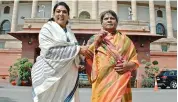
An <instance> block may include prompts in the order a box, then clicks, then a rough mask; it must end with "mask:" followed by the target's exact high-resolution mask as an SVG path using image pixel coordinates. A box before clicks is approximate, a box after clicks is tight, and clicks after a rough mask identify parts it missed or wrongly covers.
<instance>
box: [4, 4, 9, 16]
mask: <svg viewBox="0 0 178 102" xmlns="http://www.w3.org/2000/svg"><path fill="white" fill-rule="evenodd" d="M9 13H10V7H9V6H6V7H5V8H4V14H9Z"/></svg>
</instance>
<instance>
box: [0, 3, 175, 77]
mask: <svg viewBox="0 0 178 102" xmlns="http://www.w3.org/2000/svg"><path fill="white" fill-rule="evenodd" d="M57 2H59V0H31V1H30V0H28V1H26V0H15V1H0V56H2V58H3V59H4V60H0V70H4V72H3V71H1V72H2V73H0V74H1V75H3V74H6V73H7V68H8V67H9V66H10V65H12V64H13V63H14V62H15V61H16V59H17V58H20V57H21V48H22V42H21V41H19V40H17V39H16V38H14V37H12V36H10V35H8V34H7V33H8V32H15V31H21V30H23V28H25V27H27V26H31V25H28V24H27V25H25V24H26V23H25V22H28V19H29V18H31V19H39V20H40V19H41V20H43V19H46V18H50V17H52V9H53V8H52V7H53V6H54V5H55V4H56V3H57ZM66 3H67V4H68V5H69V7H70V9H71V11H70V19H71V25H70V26H71V27H72V28H75V27H73V23H72V21H73V20H77V21H78V26H80V21H82V20H85V21H87V20H88V21H87V23H88V24H90V21H99V17H100V14H101V12H103V11H105V10H108V9H112V10H114V11H115V12H116V13H117V15H118V19H119V21H122V22H126V21H134V22H136V21H141V22H142V21H143V22H146V24H147V27H148V31H149V32H150V34H153V35H163V36H165V37H166V38H163V39H160V40H157V41H155V42H152V44H151V46H150V49H149V50H150V53H149V54H148V55H147V56H150V58H151V61H153V60H157V61H158V62H159V63H160V64H159V67H160V68H164V67H166V68H177V66H176V63H177V54H176V53H177V41H176V39H177V1H169V0H166V1H151V0H150V1H135V0H132V1H119V0H112V1H108V0H102V1H99V0H92V1H84V0H73V1H66ZM43 23H44V21H43ZM69 23H70V21H69ZM36 26H38V25H36ZM119 26H120V25H118V27H119ZM83 27H85V28H87V27H88V26H83ZM37 28H39V26H38V27H37ZM132 29H134V28H132ZM142 29H147V28H144V27H143V28H142ZM144 54H145V53H144ZM168 59H169V60H170V62H168V61H167V60H168Z"/></svg>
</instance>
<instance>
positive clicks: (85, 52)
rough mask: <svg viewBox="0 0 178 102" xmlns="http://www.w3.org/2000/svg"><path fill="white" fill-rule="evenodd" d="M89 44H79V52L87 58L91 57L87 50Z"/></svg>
mask: <svg viewBox="0 0 178 102" xmlns="http://www.w3.org/2000/svg"><path fill="white" fill-rule="evenodd" d="M88 47H89V46H80V52H79V53H80V54H82V55H83V56H85V57H87V58H92V54H91V53H90V52H89V51H88Z"/></svg>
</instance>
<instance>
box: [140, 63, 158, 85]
mask: <svg viewBox="0 0 178 102" xmlns="http://www.w3.org/2000/svg"><path fill="white" fill-rule="evenodd" d="M142 62H144V63H142V64H144V65H145V75H144V76H143V81H142V87H152V86H153V85H154V77H155V75H156V74H157V73H158V72H159V67H158V66H157V65H158V61H156V60H155V61H153V62H152V63H151V62H147V61H142Z"/></svg>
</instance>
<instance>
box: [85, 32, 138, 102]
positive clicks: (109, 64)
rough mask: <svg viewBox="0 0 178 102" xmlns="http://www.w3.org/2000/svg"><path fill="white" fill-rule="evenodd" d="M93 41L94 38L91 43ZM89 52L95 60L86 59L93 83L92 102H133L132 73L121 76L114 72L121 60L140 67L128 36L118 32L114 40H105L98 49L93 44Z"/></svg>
mask: <svg viewBox="0 0 178 102" xmlns="http://www.w3.org/2000/svg"><path fill="white" fill-rule="evenodd" d="M93 39H94V36H93V37H92V38H91V39H90V40H89V42H92V40H93ZM89 52H90V53H92V54H93V59H86V62H87V66H86V70H87V74H88V76H89V79H90V81H91V83H92V99H91V100H92V102H132V93H131V87H130V78H131V71H128V72H126V73H124V74H119V73H117V72H116V71H115V70H114V66H115V65H116V64H117V62H118V61H120V59H125V60H127V61H132V62H135V63H136V64H137V67H138V65H139V63H138V60H137V53H136V49H135V47H134V45H133V43H132V41H131V40H130V39H129V38H128V37H127V36H126V35H124V34H121V33H120V32H116V34H115V35H114V37H113V39H110V40H105V42H103V43H102V44H101V45H100V46H99V47H98V48H97V49H95V45H94V44H93V43H92V44H91V45H90V46H89ZM91 67H92V68H91ZM137 67H136V68H137ZM136 68H133V70H134V69H136Z"/></svg>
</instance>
